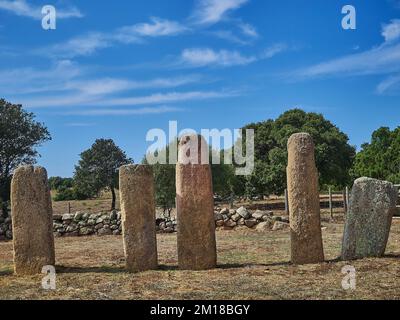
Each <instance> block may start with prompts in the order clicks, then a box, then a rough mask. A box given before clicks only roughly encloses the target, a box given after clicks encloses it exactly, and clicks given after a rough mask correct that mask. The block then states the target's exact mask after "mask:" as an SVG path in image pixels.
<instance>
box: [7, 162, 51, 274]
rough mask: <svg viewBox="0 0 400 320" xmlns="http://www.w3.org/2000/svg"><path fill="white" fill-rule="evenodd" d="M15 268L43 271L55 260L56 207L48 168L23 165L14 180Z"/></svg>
mask: <svg viewBox="0 0 400 320" xmlns="http://www.w3.org/2000/svg"><path fill="white" fill-rule="evenodd" d="M11 215H12V229H13V245H14V270H15V273H16V274H18V275H35V274H38V273H41V271H42V268H43V266H46V265H52V266H54V264H55V251H54V236H53V210H52V206H51V196H50V188H49V186H48V181H47V172H46V170H45V169H44V168H41V167H33V166H23V167H20V168H18V169H17V170H15V172H14V175H13V179H12V183H11Z"/></svg>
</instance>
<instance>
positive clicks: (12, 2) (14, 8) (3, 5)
mask: <svg viewBox="0 0 400 320" xmlns="http://www.w3.org/2000/svg"><path fill="white" fill-rule="evenodd" d="M56 9H57V18H59V19H68V18H82V17H83V16H84V15H83V14H82V13H81V12H80V10H79V9H78V8H76V7H67V8H59V7H57V8H56ZM0 10H5V11H7V12H10V13H12V14H15V15H17V16H22V17H28V18H32V19H36V20H40V19H42V17H43V15H42V7H40V6H36V5H33V4H31V3H29V2H27V1H26V0H0Z"/></svg>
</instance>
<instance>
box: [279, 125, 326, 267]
mask: <svg viewBox="0 0 400 320" xmlns="http://www.w3.org/2000/svg"><path fill="white" fill-rule="evenodd" d="M287 183H288V193H289V208H290V210H289V211H290V229H291V232H290V236H291V256H292V263H295V264H307V263H319V262H322V261H324V251H323V245H322V232H321V219H320V204H319V187H318V172H317V168H316V166H315V159H314V142H313V139H312V137H311V136H310V135H309V134H307V133H297V134H294V135H292V136H291V137H290V139H289V141H288V167H287Z"/></svg>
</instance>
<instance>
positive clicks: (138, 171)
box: [119, 165, 158, 272]
mask: <svg viewBox="0 0 400 320" xmlns="http://www.w3.org/2000/svg"><path fill="white" fill-rule="evenodd" d="M119 192H120V202H121V213H122V215H121V219H122V237H123V243H124V252H125V258H126V267H127V269H128V271H129V272H141V271H147V270H152V269H156V268H157V265H158V262H157V239H156V213H155V210H156V209H155V200H154V178H153V170H152V168H151V167H150V166H148V165H127V166H122V167H121V168H120V169H119Z"/></svg>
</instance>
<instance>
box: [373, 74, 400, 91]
mask: <svg viewBox="0 0 400 320" xmlns="http://www.w3.org/2000/svg"><path fill="white" fill-rule="evenodd" d="M399 89H400V74H398V75H395V76H390V77H388V78H387V79H385V80H383V81H382V82H381V83H379V85H378V86H377V88H376V92H377V93H378V94H386V93H395V92H398V91H399Z"/></svg>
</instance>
